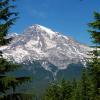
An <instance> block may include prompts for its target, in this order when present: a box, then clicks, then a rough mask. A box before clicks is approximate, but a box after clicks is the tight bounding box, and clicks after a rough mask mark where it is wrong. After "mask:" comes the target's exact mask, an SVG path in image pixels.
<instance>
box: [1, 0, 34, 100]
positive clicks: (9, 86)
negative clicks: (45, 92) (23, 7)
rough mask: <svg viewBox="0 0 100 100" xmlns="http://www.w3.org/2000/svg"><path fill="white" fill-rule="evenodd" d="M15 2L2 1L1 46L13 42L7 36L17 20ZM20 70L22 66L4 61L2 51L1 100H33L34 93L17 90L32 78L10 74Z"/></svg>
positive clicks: (11, 0) (9, 0) (12, 0)
mask: <svg viewBox="0 0 100 100" xmlns="http://www.w3.org/2000/svg"><path fill="white" fill-rule="evenodd" d="M14 1H15V0H0V46H2V45H5V44H8V43H9V41H10V40H11V39H7V38H6V36H7V34H8V32H9V29H10V28H11V26H12V25H13V24H15V21H16V19H17V13H16V12H14V11H13V9H14V8H15V6H13V2H14ZM19 68H21V66H20V65H18V64H14V63H12V62H9V61H7V60H6V59H4V58H3V56H2V52H1V51H0V100H32V98H33V94H32V93H30V92H25V91H23V92H21V91H19V92H18V91H16V88H18V87H19V86H21V85H22V84H23V83H25V82H27V81H31V78H30V77H29V76H17V75H14V74H13V75H10V74H9V73H10V72H13V71H17V69H19Z"/></svg>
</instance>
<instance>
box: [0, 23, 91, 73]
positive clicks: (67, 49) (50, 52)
mask: <svg viewBox="0 0 100 100" xmlns="http://www.w3.org/2000/svg"><path fill="white" fill-rule="evenodd" d="M0 50H2V51H3V56H4V57H5V58H7V59H9V60H13V61H15V62H17V63H23V64H25V63H27V62H31V63H32V62H33V61H34V60H36V61H40V62H41V65H42V66H43V68H44V69H46V70H49V71H51V67H48V64H49V63H50V64H53V65H54V66H56V67H57V69H66V68H67V66H68V65H69V64H71V63H75V64H77V63H79V62H81V63H83V64H85V63H84V62H85V59H86V57H88V56H87V52H88V51H89V50H90V48H89V47H87V46H85V45H82V44H80V43H78V42H77V41H75V40H74V39H72V38H70V37H68V36H64V35H63V34H61V33H59V32H55V31H52V30H51V29H48V28H46V27H44V26H41V25H32V26H30V27H29V28H27V29H26V30H25V31H24V32H23V33H22V34H20V35H16V36H15V37H13V40H12V41H11V43H10V44H9V45H8V46H6V47H1V48H0Z"/></svg>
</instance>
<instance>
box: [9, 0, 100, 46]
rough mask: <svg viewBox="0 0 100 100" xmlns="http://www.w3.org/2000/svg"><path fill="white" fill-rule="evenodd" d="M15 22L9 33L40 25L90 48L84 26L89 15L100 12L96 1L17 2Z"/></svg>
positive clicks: (98, 0)
mask: <svg viewBox="0 0 100 100" xmlns="http://www.w3.org/2000/svg"><path fill="white" fill-rule="evenodd" d="M16 5H17V11H18V12H19V17H20V18H19V19H18V20H17V22H16V24H15V25H14V26H13V27H12V28H11V30H10V31H11V32H17V33H22V32H23V31H24V30H25V29H26V28H27V27H28V26H30V25H33V24H40V25H43V26H45V27H48V28H51V29H53V30H55V31H58V32H61V33H63V34H65V35H68V36H71V37H73V38H74V39H76V40H77V41H79V42H81V43H84V44H88V45H91V44H92V43H91V40H90V34H89V33H88V32H87V30H88V29H89V27H88V26H87V24H88V23H89V22H91V21H93V12H94V11H98V12H100V0H83V1H81V0H17V2H16Z"/></svg>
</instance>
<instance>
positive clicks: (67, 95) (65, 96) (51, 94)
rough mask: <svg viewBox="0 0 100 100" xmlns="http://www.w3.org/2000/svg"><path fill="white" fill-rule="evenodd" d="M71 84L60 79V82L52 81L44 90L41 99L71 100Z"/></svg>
mask: <svg viewBox="0 0 100 100" xmlns="http://www.w3.org/2000/svg"><path fill="white" fill-rule="evenodd" d="M71 97H72V84H71V82H66V81H65V80H62V81H61V82H60V83H53V84H51V85H50V86H49V88H48V89H47V90H46V93H45V95H44V96H43V99H42V100H71Z"/></svg>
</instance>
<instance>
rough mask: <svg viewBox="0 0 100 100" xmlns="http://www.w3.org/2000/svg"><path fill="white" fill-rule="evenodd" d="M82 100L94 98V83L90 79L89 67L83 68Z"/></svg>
mask: <svg viewBox="0 0 100 100" xmlns="http://www.w3.org/2000/svg"><path fill="white" fill-rule="evenodd" d="M80 83H81V87H80V88H81V90H80V92H81V100H94V95H93V85H92V83H91V80H90V79H89V75H88V72H87V68H84V69H83V73H82V77H81V82H80Z"/></svg>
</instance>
